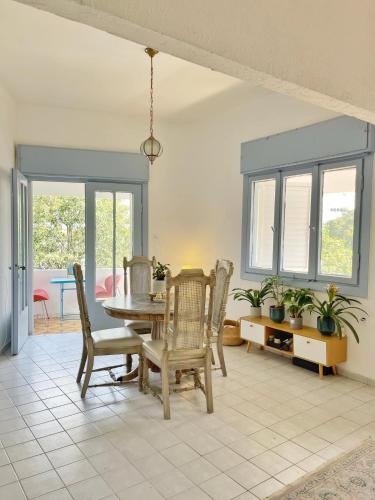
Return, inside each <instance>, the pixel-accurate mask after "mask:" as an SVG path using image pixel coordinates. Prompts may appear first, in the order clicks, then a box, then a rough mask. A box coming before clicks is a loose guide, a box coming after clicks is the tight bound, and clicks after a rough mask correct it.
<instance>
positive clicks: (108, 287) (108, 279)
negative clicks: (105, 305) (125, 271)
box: [104, 274, 121, 297]
mask: <svg viewBox="0 0 375 500" xmlns="http://www.w3.org/2000/svg"><path fill="white" fill-rule="evenodd" d="M120 280H121V276H120V275H119V274H116V278H115V290H114V291H113V276H112V274H111V275H110V276H107V277H106V279H105V280H104V288H105V289H106V290H107V293H108V295H109V296H110V297H112V295H113V293H115V294H116V288H117V286H118V284H119V283H120Z"/></svg>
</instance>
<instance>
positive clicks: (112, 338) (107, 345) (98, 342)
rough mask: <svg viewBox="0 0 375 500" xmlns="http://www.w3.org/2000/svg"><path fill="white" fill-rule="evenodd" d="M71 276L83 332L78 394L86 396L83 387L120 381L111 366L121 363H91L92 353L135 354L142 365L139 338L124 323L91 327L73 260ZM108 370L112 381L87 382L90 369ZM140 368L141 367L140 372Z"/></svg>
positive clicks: (82, 290)
mask: <svg viewBox="0 0 375 500" xmlns="http://www.w3.org/2000/svg"><path fill="white" fill-rule="evenodd" d="M73 271H74V277H75V281H76V290H77V300H78V305H79V314H80V318H81V325H82V334H83V348H82V358H81V362H80V365H79V369H78V374H77V383H80V382H81V379H82V375H83V373H84V369H85V366H86V372H85V379H84V382H83V386H82V390H81V397H82V398H84V397H85V396H86V391H87V389H88V387H100V386H108V385H120V384H121V382H119V381H117V380H116V377H115V375H114V373H113V372H112V368H119V367H121V366H124V364H120V365H113V366H107V367H104V368H96V369H95V370H94V369H93V367H94V357H95V356H108V355H110V354H114V355H118V354H126V355H130V356H131V355H132V354H138V355H139V363H140V367H142V363H143V358H142V342H143V341H142V338H141V337H140V336H139V335H137V333H135V332H134V331H132V330H130V329H129V328H127V327H125V326H123V327H122V328H111V329H108V330H99V331H94V332H93V331H92V330H91V323H90V318H89V314H88V309H87V302H86V295H85V289H84V286H83V275H82V269H81V266H80V265H79V264H74V266H73ZM102 370H107V371H108V372H109V374H110V376H111V378H112V380H113V382H109V383H104V384H95V385H89V382H90V378H91V374H92V372H97V371H102ZM141 371H142V370H140V373H141ZM139 387H140V389H141V388H142V380H141V377H140V379H139Z"/></svg>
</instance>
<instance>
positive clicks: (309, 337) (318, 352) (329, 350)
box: [240, 316, 347, 378]
mask: <svg viewBox="0 0 375 500" xmlns="http://www.w3.org/2000/svg"><path fill="white" fill-rule="evenodd" d="M240 321H241V338H243V339H244V340H246V341H247V343H248V344H247V350H248V351H250V350H251V347H252V344H256V345H258V346H259V347H260V348H261V349H267V350H269V351H272V352H277V353H281V354H283V355H284V356H288V357H290V358H292V357H295V358H300V359H304V360H307V361H311V362H313V363H316V364H318V365H319V376H320V378H323V367H324V366H327V367H331V368H332V373H333V374H336V372H337V368H336V367H337V365H338V364H339V363H343V362H344V361H346V356H347V337H346V336H343V337H342V338H341V339H340V337H338V336H337V335H333V336H331V337H328V336H325V335H322V334H321V333H320V332H319V331H318V330H317V329H316V328H311V327H308V326H305V327H303V328H302V329H301V330H294V329H293V328H291V327H290V324H289V323H288V322H286V321H284V322H282V323H274V322H273V321H272V320H271V319H270V318H268V317H266V316H261V317H259V318H255V317H252V316H244V317H242V318H240ZM278 332H283V333H288V334H290V335H292V336H293V340H292V343H291V345H290V350H288V351H284V350H280V349H279V348H276V347H270V346H269V345H267V344H268V343H269V337H270V335H271V336H277V335H278ZM271 338H272V337H271Z"/></svg>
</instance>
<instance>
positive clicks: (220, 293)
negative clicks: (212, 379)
mask: <svg viewBox="0 0 375 500" xmlns="http://www.w3.org/2000/svg"><path fill="white" fill-rule="evenodd" d="M232 274H233V263H232V262H231V261H230V260H226V259H220V260H217V261H216V265H215V275H216V285H215V290H214V298H213V308H212V338H211V343H212V344H216V348H217V355H218V358H219V362H220V368H221V372H222V374H223V377H226V376H227V369H226V366H225V360H224V350H223V336H224V320H225V314H226V308H227V302H228V291H229V283H230V279H231V277H232ZM212 359H213V361H214V357H213V356H212Z"/></svg>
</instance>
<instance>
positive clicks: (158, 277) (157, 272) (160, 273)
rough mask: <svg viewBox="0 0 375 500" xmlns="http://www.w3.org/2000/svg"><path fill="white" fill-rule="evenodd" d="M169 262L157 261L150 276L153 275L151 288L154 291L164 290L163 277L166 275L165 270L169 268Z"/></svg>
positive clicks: (160, 291)
mask: <svg viewBox="0 0 375 500" xmlns="http://www.w3.org/2000/svg"><path fill="white" fill-rule="evenodd" d="M168 266H169V264H162V263H161V262H159V261H157V263H156V265H155V267H154V270H153V273H152V277H153V281H154V282H153V286H152V290H153V292H154V293H164V292H165V287H166V283H165V277H166V275H167V271H168V270H169V267H168Z"/></svg>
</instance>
